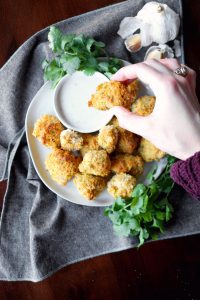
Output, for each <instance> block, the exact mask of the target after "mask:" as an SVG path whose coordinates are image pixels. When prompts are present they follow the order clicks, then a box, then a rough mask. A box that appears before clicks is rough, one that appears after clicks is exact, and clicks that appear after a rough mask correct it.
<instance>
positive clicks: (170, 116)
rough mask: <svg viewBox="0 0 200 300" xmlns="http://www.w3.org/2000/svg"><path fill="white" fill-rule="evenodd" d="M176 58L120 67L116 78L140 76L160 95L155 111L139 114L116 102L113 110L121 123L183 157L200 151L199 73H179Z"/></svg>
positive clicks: (174, 154)
mask: <svg viewBox="0 0 200 300" xmlns="http://www.w3.org/2000/svg"><path fill="white" fill-rule="evenodd" d="M178 67H180V65H179V63H178V61H177V60H176V59H161V60H148V61H145V62H142V63H138V64H134V65H129V66H127V67H124V68H122V69H120V70H119V71H118V72H117V73H115V74H114V75H113V76H112V80H116V81H127V80H134V79H136V78H139V79H140V80H141V81H142V82H144V83H145V84H148V85H149V86H150V88H151V89H152V91H153V92H154V94H155V96H156V104H155V107H154V110H153V112H152V113H151V114H150V115H149V116H146V117H142V116H138V115H136V114H134V113H132V112H130V111H128V110H126V109H125V108H122V107H119V106H115V107H113V108H112V109H111V110H112V113H113V114H114V115H115V116H116V117H117V118H118V121H119V124H120V126H121V127H123V128H125V129H127V130H129V131H132V132H134V133H136V134H138V135H141V136H143V137H144V138H146V139H147V140H149V141H150V142H152V143H153V144H154V145H155V146H156V147H158V148H159V149H161V150H163V151H165V152H167V153H169V154H171V155H173V156H175V157H177V158H179V159H182V160H185V159H187V158H188V157H190V156H192V155H193V154H194V153H195V152H197V151H200V105H199V102H198V99H197V96H196V93H195V86H196V74H195V72H194V71H193V70H192V69H190V68H188V67H187V68H188V74H187V76H186V77H182V76H180V75H176V74H175V73H174V70H175V69H176V68H178Z"/></svg>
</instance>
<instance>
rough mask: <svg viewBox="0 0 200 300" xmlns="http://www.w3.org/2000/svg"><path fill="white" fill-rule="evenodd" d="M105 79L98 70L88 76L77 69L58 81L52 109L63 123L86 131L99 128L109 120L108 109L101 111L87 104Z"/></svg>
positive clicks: (71, 127) (80, 130)
mask: <svg viewBox="0 0 200 300" xmlns="http://www.w3.org/2000/svg"><path fill="white" fill-rule="evenodd" d="M106 81H109V79H108V78H107V77H106V76H104V75H103V74H101V73H99V72H95V73H94V75H92V76H88V75H85V74H84V73H83V72H80V71H77V72H75V73H73V74H72V75H71V76H69V75H67V76H65V77H64V78H63V79H62V80H61V81H60V82H59V84H58V86H57V88H56V90H55V95H54V109H55V112H56V115H57V117H58V118H59V119H60V121H61V122H62V123H63V125H65V126H66V127H68V128H70V129H74V130H76V131H79V132H83V133H86V132H94V131H97V130H99V129H100V128H102V127H103V126H105V125H106V124H107V123H108V122H109V121H110V120H111V118H112V115H111V113H110V112H109V110H106V111H101V110H98V109H95V108H93V107H89V106H88V101H89V100H90V98H91V95H92V94H94V93H95V91H96V87H97V86H98V85H99V84H101V83H103V82H106Z"/></svg>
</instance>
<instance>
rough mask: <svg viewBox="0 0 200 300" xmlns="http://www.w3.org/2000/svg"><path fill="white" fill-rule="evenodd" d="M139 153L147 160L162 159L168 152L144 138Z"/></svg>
mask: <svg viewBox="0 0 200 300" xmlns="http://www.w3.org/2000/svg"><path fill="white" fill-rule="evenodd" d="M138 153H139V154H140V155H141V156H142V158H143V159H144V161H146V162H150V161H153V160H160V159H161V158H162V157H163V156H165V154H166V153H165V152H163V151H161V150H160V149H158V148H157V147H156V146H154V145H153V144H152V143H151V142H149V141H148V140H146V139H144V138H142V139H141V142H140V146H139V148H138Z"/></svg>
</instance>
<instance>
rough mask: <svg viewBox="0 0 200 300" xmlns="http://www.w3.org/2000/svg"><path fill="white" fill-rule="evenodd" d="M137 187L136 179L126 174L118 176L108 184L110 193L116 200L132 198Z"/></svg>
mask: <svg viewBox="0 0 200 300" xmlns="http://www.w3.org/2000/svg"><path fill="white" fill-rule="evenodd" d="M135 185H136V179H135V178H134V177H133V176H131V175H129V174H125V173H121V174H116V175H115V176H113V177H112V178H111V180H110V181H109V182H108V193H110V194H111V195H112V196H113V197H114V198H117V197H123V198H126V197H131V193H132V191H133V188H134V187H135Z"/></svg>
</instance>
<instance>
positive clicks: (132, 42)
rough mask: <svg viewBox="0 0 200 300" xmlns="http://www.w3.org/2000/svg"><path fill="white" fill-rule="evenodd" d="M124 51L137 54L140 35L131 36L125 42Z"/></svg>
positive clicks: (139, 47)
mask: <svg viewBox="0 0 200 300" xmlns="http://www.w3.org/2000/svg"><path fill="white" fill-rule="evenodd" d="M124 43H125V46H126V49H127V50H128V51H129V52H137V51H139V50H140V49H141V37H140V34H132V35H130V36H129V37H127V39H126V40H125V42H124Z"/></svg>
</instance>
